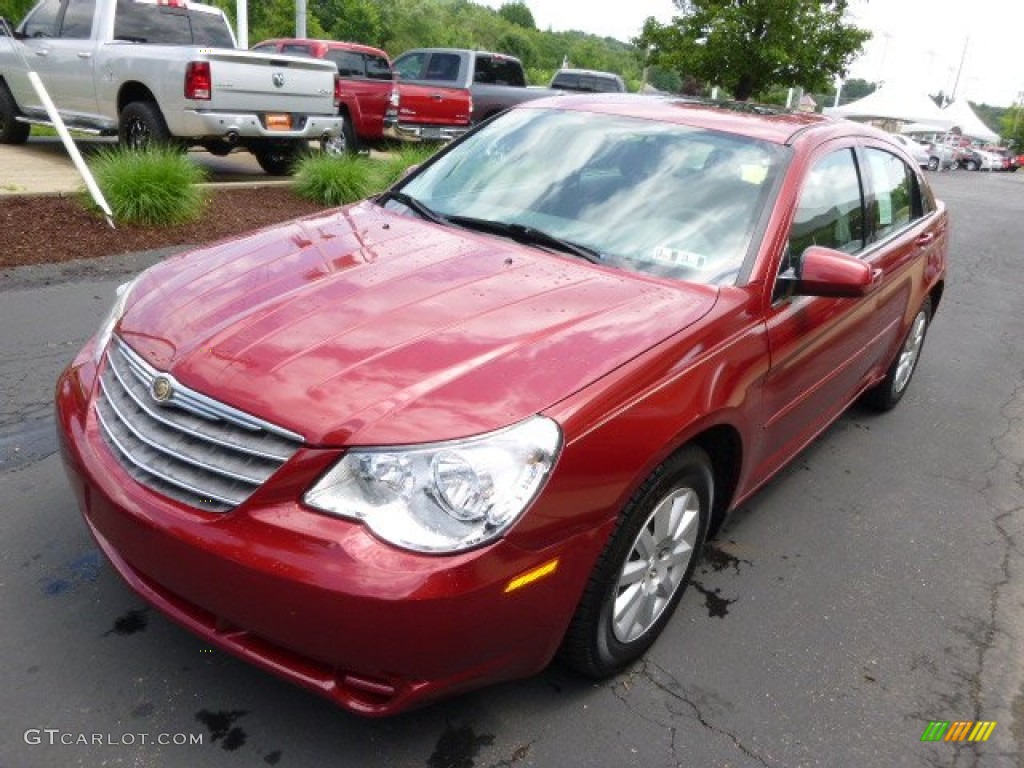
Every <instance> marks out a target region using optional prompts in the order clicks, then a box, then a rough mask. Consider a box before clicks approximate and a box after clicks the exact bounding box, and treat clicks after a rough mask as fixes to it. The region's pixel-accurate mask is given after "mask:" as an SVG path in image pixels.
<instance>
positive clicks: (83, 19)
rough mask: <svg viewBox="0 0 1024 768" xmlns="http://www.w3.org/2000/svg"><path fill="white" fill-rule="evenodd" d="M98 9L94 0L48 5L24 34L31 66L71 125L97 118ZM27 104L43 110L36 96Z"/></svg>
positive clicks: (36, 16) (38, 12)
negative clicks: (94, 33)
mask: <svg viewBox="0 0 1024 768" xmlns="http://www.w3.org/2000/svg"><path fill="white" fill-rule="evenodd" d="M95 7H96V2H95V0H61V2H59V3H51V2H47V3H45V4H44V5H43V6H40V7H39V8H38V9H37V11H36V13H34V14H33V16H32V17H31V18H30V19H29V20H28V21H27V22H26V26H25V30H24V31H25V33H26V39H25V40H24V43H25V48H26V55H27V57H28V59H29V66H30V67H32V68H33V69H34V70H35V71H36V72H37V73H38V74H39V77H40V79H41V80H42V81H43V85H45V86H46V91H47V93H48V94H49V95H50V99H51V100H52V101H53V103H54V105H55V106H56V107H57V110H58V111H59V112H60V114H61V117H63V118H64V119H65V120H69V121H72V122H91V121H94V120H95V119H96V117H97V112H98V106H97V102H96V81H95V77H94V71H93V70H94V55H95V44H94V43H93V40H92V23H93V16H94V15H95ZM54 11H56V14H55V15H54ZM50 35H52V36H50ZM28 103H29V104H33V105H39V106H40V107H41V103H40V102H39V100H38V98H36V97H35V94H33V98H32V100H31V101H29V102H28Z"/></svg>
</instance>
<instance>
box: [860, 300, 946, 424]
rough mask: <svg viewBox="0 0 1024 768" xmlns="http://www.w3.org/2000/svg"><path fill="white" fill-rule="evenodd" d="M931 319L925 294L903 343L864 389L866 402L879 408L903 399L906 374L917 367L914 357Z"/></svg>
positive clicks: (922, 345)
mask: <svg viewBox="0 0 1024 768" xmlns="http://www.w3.org/2000/svg"><path fill="white" fill-rule="evenodd" d="M931 319H932V301H931V298H930V297H927V296H926V297H925V300H924V302H923V303H922V304H921V308H920V309H918V310H917V314H916V315H914V319H913V321H912V322H911V323H910V330H909V331H907V335H906V338H904V339H903V345H902V346H901V347H900V351H899V352H898V353H897V354H896V359H895V360H893V361H892V365H890V366H889V370H888V371H886V373H885V378H884V379H882V380H881V381H880V382H878V384H876V385H875V386H874V387H872V388H871V389H869V390H868V391H867V395H866V397H867V402H868V404H869V405H871V406H873V407H874V408H876V409H877V410H880V411H889V410H892V409H893V408H895V407H896V403H898V402H899V401H900V400H902V399H903V395H904V393H905V392H906V391H907V386H908V385H909V384H910V377H911V376H913V375H914V371H915V370H916V369H917V361H918V360H919V359H920V358H921V350H922V349H923V348H924V337H925V335H926V334H927V332H928V323H930V322H931Z"/></svg>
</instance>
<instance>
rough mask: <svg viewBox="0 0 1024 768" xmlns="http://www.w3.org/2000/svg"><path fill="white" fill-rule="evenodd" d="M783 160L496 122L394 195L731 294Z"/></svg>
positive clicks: (634, 125)
mask: <svg viewBox="0 0 1024 768" xmlns="http://www.w3.org/2000/svg"><path fill="white" fill-rule="evenodd" d="M785 153H786V150H785V149H784V148H782V147H778V146H775V145H771V144H766V143H762V142H758V141H754V140H752V139H748V138H744V137H740V136H734V135H731V134H725V133H719V132H715V131H708V130H704V129H696V128H691V127H687V126H682V125H675V124H669V123H661V122H654V121H650V120H642V119H634V118H627V117H620V116H614V115H602V114H593V113H586V112H573V111H565V110H556V109H550V110H548V109H534V108H530V109H520V110H513V111H511V112H508V113H506V114H505V115H502V116H500V117H498V118H497V119H495V120H494V121H492V122H491V123H490V124H488V125H487V126H485V127H484V128H482V129H481V130H480V131H478V132H477V133H475V134H473V135H471V136H469V137H467V138H466V139H465V140H463V141H462V142H461V143H460V144H459V145H458V146H456V147H453V148H452V150H451V151H450V152H448V153H447V154H445V155H443V156H441V157H439V158H437V160H436V161H434V162H433V163H431V164H430V165H429V166H428V167H426V168H424V169H423V170H422V171H421V172H420V173H419V174H417V175H415V176H414V177H412V178H411V179H410V180H409V181H408V182H407V183H406V184H404V185H403V186H402V188H401V189H402V192H404V193H405V194H406V195H408V196H410V197H413V198H416V200H417V201H418V202H420V203H422V204H423V205H425V206H427V207H428V208H429V209H431V210H432V211H433V212H435V213H437V214H440V215H442V216H445V217H449V218H451V217H454V218H455V220H456V222H458V221H460V220H466V219H469V220H477V221H481V220H482V221H486V222H500V223H503V224H513V225H518V226H521V227H529V228H531V229H533V230H538V231H540V232H543V233H544V234H545V235H551V236H554V237H557V238H560V239H562V240H565V241H569V242H570V243H575V244H578V245H581V246H584V247H585V248H587V249H590V250H592V251H594V252H596V253H597V254H599V257H600V260H601V261H602V262H603V263H607V264H611V265H615V266H618V267H621V268H624V269H630V270H635V271H639V272H645V273H649V274H654V275H657V276H660V277H670V278H676V279H682V280H688V281H694V282H701V283H715V284H722V283H730V282H733V281H734V280H735V278H736V275H737V273H738V272H739V269H740V266H741V265H742V264H743V261H744V258H745V256H746V253H747V249H748V247H749V246H750V243H751V239H752V236H753V231H754V227H755V226H756V223H757V221H758V218H759V214H760V212H761V210H762V209H763V208H764V205H765V203H766V200H767V199H768V197H769V193H770V189H771V187H772V182H773V180H774V179H775V177H776V176H777V175H778V174H779V172H780V168H781V164H782V162H783V158H784V157H785Z"/></svg>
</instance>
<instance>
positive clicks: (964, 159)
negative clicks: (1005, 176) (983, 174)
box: [960, 147, 1003, 171]
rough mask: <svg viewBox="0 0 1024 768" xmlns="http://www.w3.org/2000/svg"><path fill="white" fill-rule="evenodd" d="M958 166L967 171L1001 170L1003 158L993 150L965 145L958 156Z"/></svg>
mask: <svg viewBox="0 0 1024 768" xmlns="http://www.w3.org/2000/svg"><path fill="white" fill-rule="evenodd" d="M960 167H961V168H963V169H964V170H967V171H1001V170H1002V169H1003V159H1002V157H1000V156H999V155H997V154H995V153H994V152H987V151H986V150H984V149H980V148H978V147H967V148H965V149H964V150H963V154H962V155H961V157H960Z"/></svg>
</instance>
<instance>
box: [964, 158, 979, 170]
mask: <svg viewBox="0 0 1024 768" xmlns="http://www.w3.org/2000/svg"><path fill="white" fill-rule="evenodd" d="M964 168H966V169H967V170H968V171H976V170H978V164H977V163H976V162H974V161H973V160H968V161H967V162H966V163H964Z"/></svg>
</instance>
